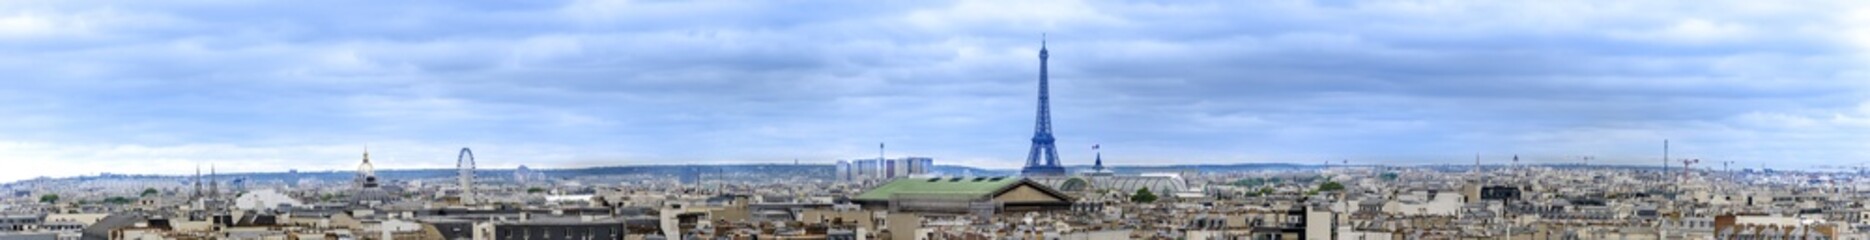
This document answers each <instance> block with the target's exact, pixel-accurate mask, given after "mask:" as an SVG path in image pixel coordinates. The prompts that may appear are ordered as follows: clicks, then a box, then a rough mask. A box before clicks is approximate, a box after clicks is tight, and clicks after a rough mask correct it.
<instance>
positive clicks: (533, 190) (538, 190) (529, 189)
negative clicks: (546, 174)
mask: <svg viewBox="0 0 1870 240" xmlns="http://www.w3.org/2000/svg"><path fill="white" fill-rule="evenodd" d="M540 192H545V189H543V188H538V187H533V188H527V189H526V193H540Z"/></svg>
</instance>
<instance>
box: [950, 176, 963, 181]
mask: <svg viewBox="0 0 1870 240" xmlns="http://www.w3.org/2000/svg"><path fill="white" fill-rule="evenodd" d="M962 178H963V177H955V178H954V179H948V181H949V182H960V181H961V179H962Z"/></svg>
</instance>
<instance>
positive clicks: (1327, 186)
mask: <svg viewBox="0 0 1870 240" xmlns="http://www.w3.org/2000/svg"><path fill="white" fill-rule="evenodd" d="M1338 190H1344V184H1341V183H1338V182H1337V181H1325V183H1322V184H1318V191H1320V192H1325V191H1338Z"/></svg>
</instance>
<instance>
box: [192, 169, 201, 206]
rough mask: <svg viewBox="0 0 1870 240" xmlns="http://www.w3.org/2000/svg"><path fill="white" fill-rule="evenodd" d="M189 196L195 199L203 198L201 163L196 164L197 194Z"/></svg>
mask: <svg viewBox="0 0 1870 240" xmlns="http://www.w3.org/2000/svg"><path fill="white" fill-rule="evenodd" d="M189 197H190V198H194V199H195V200H200V199H201V164H199V163H198V164H195V195H193V196H189Z"/></svg>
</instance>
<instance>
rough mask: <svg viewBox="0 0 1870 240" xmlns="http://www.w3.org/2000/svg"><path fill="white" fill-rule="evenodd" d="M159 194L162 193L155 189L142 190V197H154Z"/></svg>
mask: <svg viewBox="0 0 1870 240" xmlns="http://www.w3.org/2000/svg"><path fill="white" fill-rule="evenodd" d="M159 193H162V192H160V191H156V188H145V189H143V197H149V196H155V195H156V194H159Z"/></svg>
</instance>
